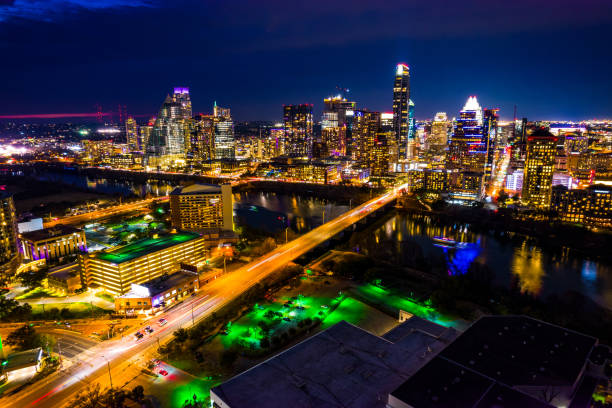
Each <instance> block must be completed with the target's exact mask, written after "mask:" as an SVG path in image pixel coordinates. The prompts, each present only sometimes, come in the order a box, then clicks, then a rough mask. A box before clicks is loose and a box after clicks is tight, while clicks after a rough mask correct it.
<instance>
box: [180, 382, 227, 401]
mask: <svg viewBox="0 0 612 408" xmlns="http://www.w3.org/2000/svg"><path fill="white" fill-rule="evenodd" d="M221 382H222V381H221V380H218V379H217V380H209V379H197V380H193V381H191V382H190V383H188V384H184V385H180V386H178V387H176V388H174V390H173V391H172V398H171V404H172V408H180V407H184V406H185V405H186V404H185V403H186V402H187V401H189V402H191V403H193V402H194V398H193V396H194V395H195V396H196V401H197V402H203V401H207V400H208V399H209V398H210V389H211V388H213V387H215V386H217V385H219V384H221ZM202 406H205V405H204V404H202Z"/></svg>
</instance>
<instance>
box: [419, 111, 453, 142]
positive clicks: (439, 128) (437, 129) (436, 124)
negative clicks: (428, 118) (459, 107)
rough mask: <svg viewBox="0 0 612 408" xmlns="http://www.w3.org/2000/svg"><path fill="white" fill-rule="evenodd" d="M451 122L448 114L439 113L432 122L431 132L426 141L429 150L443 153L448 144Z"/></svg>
mask: <svg viewBox="0 0 612 408" xmlns="http://www.w3.org/2000/svg"><path fill="white" fill-rule="evenodd" d="M449 129H450V122H449V120H448V117H447V116H446V112H438V113H436V116H435V117H434V120H433V122H431V132H430V133H429V137H428V138H427V140H426V141H425V142H426V144H427V149H433V150H436V151H442V150H444V148H445V147H446V144H447V142H448V133H449Z"/></svg>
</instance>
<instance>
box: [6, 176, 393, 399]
mask: <svg viewBox="0 0 612 408" xmlns="http://www.w3.org/2000/svg"><path fill="white" fill-rule="evenodd" d="M402 187H403V186H401V187H397V188H395V189H393V190H391V191H388V192H386V193H384V194H382V195H381V196H379V197H376V198H374V199H372V200H370V201H367V202H365V203H364V204H362V205H360V206H358V207H356V208H354V209H352V210H349V211H348V212H346V213H344V214H342V215H340V216H339V217H337V218H335V219H333V220H331V221H329V222H327V223H325V224H323V225H321V226H319V227H317V228H315V229H313V230H311V231H310V232H308V233H306V234H304V235H302V236H300V237H299V238H296V239H295V240H293V241H291V242H288V243H287V244H285V245H282V246H279V247H277V248H276V249H275V250H273V251H271V252H269V253H267V254H266V255H264V256H262V257H260V258H258V259H256V260H254V261H252V262H251V263H248V264H246V265H244V266H242V267H241V268H239V269H237V270H236V271H234V272H232V273H229V274H226V275H223V276H221V277H220V278H218V279H216V280H214V281H213V282H212V283H210V284H208V285H207V287H206V294H200V295H199V296H197V297H194V298H190V299H188V300H187V301H186V302H185V303H183V304H181V305H180V306H179V307H176V308H174V309H172V310H170V311H168V312H166V313H165V314H164V315H162V316H163V317H165V318H166V319H167V320H168V323H167V324H166V325H165V326H163V327H162V328H157V327H156V329H157V331H156V332H155V334H154V335H152V336H146V337H145V339H144V340H143V341H140V342H138V343H136V342H135V341H134V337H133V336H132V335H131V334H132V333H133V332H131V333H127V334H126V337H125V338H123V339H121V340H112V341H107V342H104V343H101V344H99V345H98V346H95V347H93V348H90V349H89V350H88V352H87V353H86V355H84V356H83V358H82V359H81V360H80V361H81V362H82V364H80V365H79V366H76V367H75V366H73V367H72V368H71V369H70V370H66V371H61V372H59V373H56V374H53V375H51V376H49V377H47V378H46V379H44V380H42V381H40V382H38V383H35V384H34V385H32V386H31V387H30V388H26V389H25V390H23V391H21V392H20V393H18V394H16V395H13V396H10V397H2V398H0V405H1V406H2V407H19V408H23V407H24V406H28V407H49V408H51V407H61V406H63V405H64V404H66V403H67V402H69V401H70V400H71V399H72V398H73V396H74V394H76V393H77V392H78V391H80V390H82V389H83V388H85V387H86V386H87V385H89V384H91V385H94V384H95V383H100V384H101V386H102V388H104V387H108V386H110V382H111V377H112V382H113V385H115V386H117V384H119V385H120V386H121V385H123V384H125V382H126V381H131V380H132V379H133V378H134V377H135V376H136V375H138V373H139V371H140V368H142V365H143V363H144V362H145V361H146V359H147V358H151V356H152V354H153V353H154V351H155V350H156V347H158V345H159V344H160V342H161V343H163V342H166V341H169V340H170V339H171V338H172V333H173V332H174V331H175V330H176V329H178V328H179V327H185V326H190V325H191V324H193V322H197V321H199V320H201V319H203V318H205V317H207V316H209V315H210V314H212V313H213V312H214V311H216V310H218V309H219V308H221V307H222V306H224V305H225V304H227V303H228V302H230V301H232V300H233V299H235V298H236V297H238V296H240V295H241V294H242V293H244V292H245V291H246V290H248V289H249V288H251V287H252V286H253V285H255V284H257V283H258V282H260V281H261V280H262V279H264V278H266V277H267V276H269V275H271V274H272V273H273V272H276V271H278V270H280V269H281V268H283V267H284V266H286V265H287V264H288V263H289V262H291V261H293V260H295V259H297V258H299V257H300V256H302V255H304V254H306V253H307V252H309V251H311V250H312V249H314V248H315V247H317V246H319V245H321V244H323V243H325V242H326V241H328V240H330V239H332V238H333V237H334V236H336V235H338V234H339V233H341V232H342V231H344V230H345V229H347V228H349V227H352V226H353V225H355V224H356V223H357V222H359V221H361V220H363V219H365V218H367V217H369V216H372V215H373V214H375V213H376V212H377V211H379V210H382V209H384V208H385V207H386V206H388V205H389V204H392V203H393V201H394V200H395V199H396V197H397V196H398V193H399V190H400V189H401V188H402ZM162 316H157V317H156V318H155V319H152V320H151V321H150V322H147V324H152V323H153V322H154V320H157V319H159V318H160V317H162ZM145 392H146V390H145Z"/></svg>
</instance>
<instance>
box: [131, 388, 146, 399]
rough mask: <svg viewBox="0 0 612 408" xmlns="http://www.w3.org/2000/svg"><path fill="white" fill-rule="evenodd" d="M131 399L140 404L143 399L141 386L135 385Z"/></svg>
mask: <svg viewBox="0 0 612 408" xmlns="http://www.w3.org/2000/svg"><path fill="white" fill-rule="evenodd" d="M132 398H133V399H134V400H136V402H140V401H142V400H143V399H144V387H143V386H142V385H137V386H136V387H134V389H133V390H132Z"/></svg>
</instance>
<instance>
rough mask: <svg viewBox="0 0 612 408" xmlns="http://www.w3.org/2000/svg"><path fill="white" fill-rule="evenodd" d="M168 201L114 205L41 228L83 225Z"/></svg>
mask: <svg viewBox="0 0 612 408" xmlns="http://www.w3.org/2000/svg"><path fill="white" fill-rule="evenodd" d="M168 199H169V197H168V196H162V197H153V198H147V199H144V200H140V201H135V202H132V203H127V204H122V205H116V206H114V207H109V208H103V209H101V210H96V211H90V212H87V213H84V214H78V215H71V216H68V217H61V218H58V219H56V220H53V221H48V222H45V223H44V224H43V226H44V227H45V228H51V227H54V226H56V225H58V224H64V225H77V224H84V223H86V222H88V221H93V220H98V219H103V218H108V217H111V216H115V215H119V214H123V213H127V212H132V211H136V210H140V209H143V208H145V207H147V206H149V205H150V204H151V203H154V202H157V201H167V200H168Z"/></svg>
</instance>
